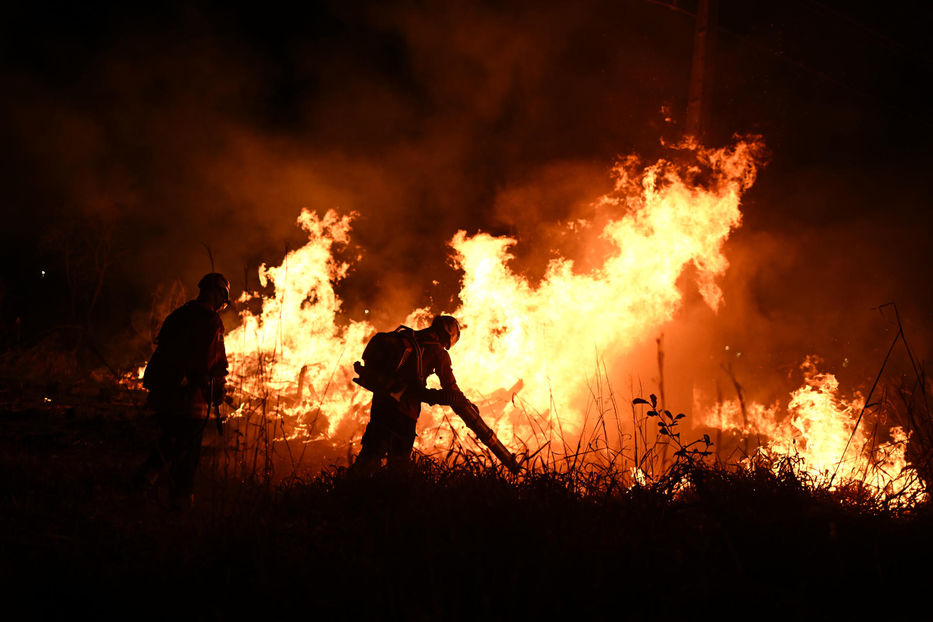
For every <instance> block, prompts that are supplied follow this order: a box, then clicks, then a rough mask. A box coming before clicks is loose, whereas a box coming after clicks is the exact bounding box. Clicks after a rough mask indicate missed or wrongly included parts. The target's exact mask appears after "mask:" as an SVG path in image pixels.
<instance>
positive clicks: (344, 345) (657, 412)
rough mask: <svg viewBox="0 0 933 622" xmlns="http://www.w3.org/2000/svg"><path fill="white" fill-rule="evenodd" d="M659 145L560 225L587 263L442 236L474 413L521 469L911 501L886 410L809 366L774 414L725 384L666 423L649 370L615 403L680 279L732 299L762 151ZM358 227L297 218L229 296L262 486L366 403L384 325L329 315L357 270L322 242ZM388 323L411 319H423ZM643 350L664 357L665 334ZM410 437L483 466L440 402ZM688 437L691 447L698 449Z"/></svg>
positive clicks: (236, 374) (239, 420) (235, 422)
mask: <svg viewBox="0 0 933 622" xmlns="http://www.w3.org/2000/svg"><path fill="white" fill-rule="evenodd" d="M673 153H674V154H675V157H672V158H669V159H662V160H659V161H657V162H654V163H649V164H645V163H643V162H641V161H640V160H639V159H638V158H636V157H628V158H624V159H622V160H620V161H619V163H618V164H617V165H616V166H615V167H614V168H613V169H612V179H613V190H612V191H611V192H610V193H608V194H606V195H604V196H602V197H600V198H599V199H598V200H596V201H595V202H594V204H593V206H592V207H593V212H592V213H593V215H594V216H593V217H592V218H591V219H589V220H575V221H573V222H571V223H569V224H567V225H566V226H567V228H568V229H569V230H570V231H572V233H573V235H574V236H575V238H576V239H577V241H578V243H579V242H580V240H581V239H582V244H584V245H591V246H592V247H594V248H598V249H600V251H601V255H600V257H599V258H598V260H597V261H595V262H590V263H591V264H592V265H590V266H588V267H586V268H578V267H577V265H575V262H574V261H573V260H572V259H569V258H566V257H564V256H562V255H561V254H559V253H557V254H556V255H555V256H554V257H553V258H552V259H551V260H550V262H549V263H548V265H547V269H546V270H545V272H544V273H543V275H542V276H541V277H540V278H539V279H535V280H533V279H531V278H530V277H527V276H524V275H523V274H521V273H518V272H517V271H516V270H515V269H514V266H513V264H514V261H513V260H514V255H513V249H514V248H515V246H516V244H517V240H516V239H515V238H513V237H508V236H494V235H490V234H488V233H483V232H478V233H474V234H469V233H467V232H465V231H459V232H458V233H457V234H456V235H454V236H453V238H451V239H450V241H449V247H450V257H449V261H450V262H451V264H452V265H453V266H454V267H455V268H456V269H457V270H459V271H460V273H461V275H462V276H461V286H460V291H459V301H460V304H459V306H457V307H456V308H451V309H434V310H433V311H438V312H447V313H450V314H452V315H454V316H456V317H457V318H458V319H459V320H460V322H461V323H462V324H463V325H464V331H463V337H462V339H461V340H460V342H459V343H458V344H457V346H456V349H455V350H454V351H453V360H454V367H455V370H456V373H457V376H458V379H459V381H460V384H461V386H462V387H463V388H464V390H465V391H466V393H467V395H468V397H469V398H470V399H471V400H472V401H473V402H475V403H476V404H477V405H478V406H479V408H480V411H481V414H482V416H483V418H484V419H485V420H486V421H487V423H489V425H490V426H491V427H492V429H493V430H494V432H495V434H496V435H497V436H498V438H499V439H500V440H501V441H502V442H503V443H504V444H505V445H506V446H508V447H509V448H510V449H511V450H512V451H513V452H515V453H517V454H518V455H519V456H520V457H521V459H522V460H523V461H524V465H523V466H524V467H525V469H526V473H532V472H535V471H536V470H546V471H554V472H570V471H574V470H581V469H582V470H584V471H586V472H587V473H590V474H592V473H596V472H598V473H601V474H602V475H603V476H605V477H606V478H608V479H611V480H617V481H618V483H621V484H622V485H624V486H630V485H636V484H642V485H650V484H652V483H654V482H658V481H660V480H661V479H662V478H664V477H665V476H667V475H669V473H670V470H671V468H672V467H674V466H676V464H678V463H680V462H682V461H684V460H689V461H690V462H691V463H693V464H708V465H712V464H720V465H723V464H729V465H732V466H733V467H736V468H740V469H750V468H761V467H762V466H767V467H768V468H772V469H774V470H776V471H780V470H781V469H786V468H787V467H788V465H789V464H793V468H794V470H795V471H796V472H797V473H798V474H799V475H801V476H802V477H804V478H806V479H807V480H808V481H812V482H814V483H816V484H819V485H821V486H825V487H829V488H839V487H846V486H852V485H857V486H859V487H860V488H861V490H862V491H863V493H864V494H865V495H867V496H868V497H869V498H872V499H874V500H875V501H877V502H878V503H881V504H883V505H885V506H888V505H891V506H896V507H905V506H911V505H914V504H916V503H918V502H919V501H922V500H923V499H925V493H924V492H923V486H922V484H921V480H920V478H919V476H918V475H917V472H916V470H914V469H913V468H911V467H910V466H909V465H908V463H907V460H906V457H905V456H906V453H907V446H908V439H909V436H910V433H909V432H908V431H905V428H904V427H903V426H902V425H898V424H895V423H894V422H893V420H892V417H891V415H892V413H891V409H890V408H887V409H886V408H885V406H886V405H885V404H879V403H873V404H866V400H865V399H864V398H863V397H862V396H861V395H860V394H859V393H857V392H855V393H853V395H852V397H845V396H844V394H842V393H841V392H840V388H839V383H838V381H837V380H836V377H835V376H834V375H833V374H830V373H825V372H823V371H821V370H820V368H819V364H820V362H819V359H818V358H817V356H815V355H812V356H811V355H808V356H807V357H806V360H805V362H804V364H803V365H802V366H801V369H802V371H803V382H804V384H803V385H802V386H801V387H800V388H799V389H797V390H795V391H793V392H792V393H791V394H790V395H789V396H788V398H787V399H786V400H785V401H779V402H776V403H773V404H770V405H766V404H760V403H756V402H753V401H752V402H748V401H746V400H745V399H744V398H743V395H742V390H741V387H740V386H739V385H738V383H737V382H736V388H737V390H738V398H737V399H735V400H726V399H718V400H715V401H710V400H706V401H704V400H703V399H702V396H700V395H699V394H698V395H697V397H696V399H695V403H694V404H693V405H692V412H691V413H690V415H689V416H685V415H683V414H680V413H678V414H677V415H676V416H675V415H673V414H672V411H671V410H669V408H670V407H669V406H668V404H666V403H664V386H663V367H662V369H661V370H660V373H661V374H662V376H661V377H660V383H661V386H660V391H659V393H660V395H661V400H660V403H658V400H657V398H655V397H654V396H652V401H653V403H652V405H651V410H650V412H647V413H646V412H643V409H641V408H635V407H634V405H633V406H632V407H631V408H630V406H629V402H630V401H631V399H632V398H637V397H640V396H641V395H645V396H646V397H647V393H649V392H651V390H650V389H649V390H645V389H644V387H643V386H642V387H641V388H640V389H639V390H637V391H636V390H635V389H634V388H633V387H631V386H630V387H628V388H629V390H630V395H628V396H627V397H622V396H621V391H620V386H619V384H620V383H619V382H618V380H617V379H618V378H619V377H620V376H623V377H624V375H623V374H625V373H626V372H627V371H628V370H627V369H626V366H634V365H635V364H636V363H635V362H634V359H633V358H632V357H633V352H634V351H635V350H636V349H637V348H639V347H642V348H643V347H644V344H645V342H646V341H650V340H651V339H652V338H653V337H654V336H655V335H657V334H659V333H661V332H662V331H663V329H664V327H665V325H666V324H667V323H669V322H670V321H671V320H672V319H674V318H675V316H676V315H677V313H678V311H679V310H680V309H681V308H682V306H683V299H684V289H685V288H687V287H691V288H695V290H696V291H698V293H699V295H700V297H701V298H702V301H703V302H704V303H705V305H707V306H708V307H709V309H711V310H712V311H713V312H716V311H717V310H718V309H719V308H720V307H721V306H722V305H723V304H728V303H727V298H728V292H726V293H724V292H723V291H722V290H721V289H720V286H719V284H718V281H719V278H720V277H721V276H722V275H723V274H724V273H725V271H726V270H727V268H728V266H729V262H728V259H727V257H726V256H725V254H724V251H723V245H724V243H725V242H726V240H727V239H728V238H729V236H730V234H731V233H732V232H733V231H734V230H735V229H736V228H738V227H739V226H740V225H741V222H742V214H741V211H740V202H741V198H742V195H743V193H744V192H745V191H746V190H748V189H749V188H750V187H751V185H752V184H753V183H754V180H755V177H756V174H757V171H758V168H759V167H760V166H761V165H762V163H763V158H764V153H765V150H764V147H763V144H762V142H761V141H760V139H758V138H755V137H748V138H742V139H737V140H736V142H735V143H734V144H733V145H731V146H729V147H726V148H722V149H707V148H703V147H701V146H699V145H697V144H695V143H690V142H686V143H684V144H681V145H678V146H677V147H676V148H675V149H674V150H673ZM355 216H356V215H355V214H345V215H338V213H337V212H335V211H333V210H330V211H327V212H326V213H324V214H323V215H321V214H317V213H315V212H311V211H308V210H304V211H302V213H301V215H300V216H299V218H298V225H299V226H300V227H301V228H302V229H303V230H304V232H305V233H306V234H307V236H308V242H307V244H305V245H304V246H302V247H301V248H298V249H295V250H292V251H290V252H288V253H287V255H286V257H285V258H284V261H283V262H282V263H281V265H279V266H266V265H263V266H261V267H260V270H259V281H260V285H261V286H262V288H263V289H262V291H261V292H245V293H244V294H243V295H242V296H241V298H240V299H239V301H238V308H239V309H240V312H239V322H238V325H237V326H236V327H235V328H234V329H233V330H232V331H230V332H229V334H228V335H227V336H226V344H227V349H228V353H229V358H230V362H231V375H230V376H229V377H228V385H230V386H231V387H232V389H233V397H234V407H233V408H232V410H231V413H230V414H231V418H230V423H231V428H232V430H233V431H232V432H231V433H230V438H229V439H227V440H226V441H225V442H226V443H228V444H229V443H230V442H233V443H234V445H233V446H234V447H236V448H237V455H238V456H239V458H235V459H233V460H232V464H233V465H234V466H235V467H236V465H237V464H239V468H240V469H245V470H246V471H249V470H250V468H254V467H255V465H256V464H257V461H256V455H257V454H256V451H257V446H262V447H263V450H262V452H263V455H264V458H263V460H262V461H261V464H262V465H263V470H264V472H265V473H266V476H274V477H276V478H280V477H283V476H288V475H295V474H298V473H303V472H315V471H318V470H320V468H322V467H325V466H327V465H341V464H342V465H347V464H349V463H351V462H352V460H353V455H354V453H355V451H356V448H357V447H358V445H359V439H360V436H361V434H362V431H363V428H364V426H365V423H366V421H367V415H368V407H369V398H370V394H369V393H367V392H365V391H361V390H360V389H359V387H358V386H357V385H355V384H354V383H353V382H352V378H353V369H352V364H353V362H354V361H355V360H356V359H357V358H358V357H359V355H360V353H361V352H362V351H363V349H364V347H365V345H366V343H367V340H368V339H369V338H370V337H371V336H372V335H373V334H374V333H375V332H376V331H377V329H381V330H385V329H387V328H391V327H377V326H374V325H373V324H371V323H370V322H369V321H368V320H366V319H363V320H355V319H352V318H347V317H345V315H344V313H343V310H342V307H341V305H342V301H341V299H340V297H339V296H338V294H337V287H338V286H339V283H340V282H341V280H342V279H344V278H345V277H346V276H347V275H348V274H349V273H350V271H351V270H352V268H353V267H352V265H351V263H349V262H348V261H346V260H341V259H338V255H337V253H336V251H337V250H339V249H341V248H344V247H346V246H347V245H348V244H349V243H350V240H351V230H352V221H353V219H354V217H355ZM685 278H689V280H685ZM690 281H692V284H691V283H690ZM396 313H397V314H398V315H399V316H400V317H405V319H404V324H407V325H410V326H413V327H416V328H418V327H421V326H423V325H425V324H426V323H427V321H428V320H429V319H430V317H431V314H432V309H429V308H421V309H415V310H410V311H409V310H396ZM658 355H659V360H658V362H659V366H663V359H662V357H663V354H662V353H661V351H660V339H659V340H658ZM921 391H922V390H921ZM635 401H636V402H638V401H641V402H644V403H647V402H645V401H644V400H638V399H636V400H635ZM418 434H419V436H418V439H417V441H416V445H415V449H416V451H417V452H418V453H419V454H420V455H422V456H426V457H432V458H434V459H437V460H441V461H447V462H450V463H452V464H454V463H467V464H473V463H479V464H492V463H494V462H495V460H494V459H493V458H492V456H491V455H490V454H489V453H488V452H487V451H485V449H484V448H483V446H482V444H480V443H478V442H477V441H476V439H475V438H474V437H473V436H472V435H471V434H470V433H469V430H468V429H467V428H466V426H465V425H464V424H463V422H462V421H460V420H459V419H458V418H455V417H451V416H449V415H448V414H447V412H446V411H445V409H443V408H441V407H433V408H428V409H426V410H425V411H424V412H423V413H422V415H421V418H420V420H419V427H418ZM690 435H693V436H694V438H702V439H703V442H702V445H701V448H702V451H700V450H698V449H697V448H696V446H695V442H696V441H692V440H690V442H688V439H687V437H688V436H690ZM231 439H232V440H231ZM686 447H692V449H690V450H689V451H688V450H687V449H685V448H686ZM241 450H242V453H240V451H241ZM248 455H252V460H251V461H250V460H245V458H244V456H248ZM244 460H245V462H244ZM250 465H252V466H250ZM273 472H277V473H276V474H275V475H273Z"/></svg>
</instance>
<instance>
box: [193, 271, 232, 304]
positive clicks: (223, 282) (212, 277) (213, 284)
mask: <svg viewBox="0 0 933 622" xmlns="http://www.w3.org/2000/svg"><path fill="white" fill-rule="evenodd" d="M198 287H199V288H200V289H201V293H204V292H207V291H211V290H214V291H218V292H220V293H221V294H222V295H223V297H224V305H228V304H230V281H228V280H227V277H225V276H224V275H222V274H221V273H219V272H211V273H210V274H205V275H204V277H203V278H202V279H201V280H200V281H198Z"/></svg>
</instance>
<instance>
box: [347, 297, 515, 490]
mask: <svg viewBox="0 0 933 622" xmlns="http://www.w3.org/2000/svg"><path fill="white" fill-rule="evenodd" d="M459 339H460V324H459V323H458V322H457V320H456V318H454V317H452V316H449V315H438V316H435V318H434V320H433V321H432V322H431V325H430V326H429V327H428V328H425V329H423V330H418V331H415V330H412V329H411V328H408V327H407V326H399V327H398V328H397V329H395V330H394V331H392V332H389V333H377V334H376V335H374V336H373V338H372V339H370V341H369V343H368V344H367V345H366V349H365V350H364V351H363V363H362V364H361V363H360V362H359V361H358V362H356V363H354V369H355V370H356V372H357V373H358V374H359V377H358V378H354V382H356V383H357V384H359V385H360V386H361V387H363V388H365V389H368V390H370V391H372V392H373V401H372V408H371V410H370V419H369V424H368V425H367V426H366V431H365V432H364V433H363V439H362V448H361V450H360V454H359V456H357V458H356V461H355V462H354V463H353V465H352V466H351V467H350V471H351V473H354V474H358V475H371V474H372V473H373V472H375V471H376V470H377V469H378V468H379V467H380V466H381V463H382V459H383V458H387V460H388V463H389V465H390V466H393V467H396V468H398V467H401V468H405V467H407V465H408V464H409V461H410V457H411V450H412V446H413V444H414V441H415V425H416V423H417V421H418V415H419V414H420V413H421V403H422V402H426V403H428V404H431V405H434V404H442V405H447V406H450V407H451V408H452V409H453V411H454V412H455V413H456V414H457V415H459V416H460V418H461V419H463V420H464V422H465V423H466V424H467V426H468V427H470V429H472V430H473V431H474V432H475V433H476V435H477V436H478V437H479V438H480V440H481V441H482V442H483V443H485V444H486V445H487V446H488V447H490V449H492V451H493V453H495V454H496V455H497V456H498V457H499V459H500V460H502V461H503V463H505V464H506V465H507V466H508V467H509V468H510V469H512V470H513V471H516V470H517V469H518V465H517V463H516V462H515V458H514V456H512V454H511V453H510V452H509V451H508V450H507V449H506V448H505V447H504V446H503V445H502V444H501V443H500V442H499V441H498V439H497V438H496V436H495V434H494V433H493V432H492V430H491V429H490V428H489V427H488V426H487V425H486V424H485V423H484V422H483V420H482V418H481V417H480V416H479V408H477V407H476V405H475V404H473V403H472V402H471V401H470V400H468V399H467V398H466V396H465V395H464V394H463V391H461V390H460V387H459V386H457V379H456V378H455V377H454V372H453V369H452V368H451V363H450V355H449V354H448V353H447V350H449V349H450V348H451V347H453V346H454V344H456V343H457V341H458V340H459ZM431 374H436V375H437V377H438V378H439V379H440V383H441V388H440V389H428V388H427V387H426V383H427V379H428V377H429V376H430V375H431Z"/></svg>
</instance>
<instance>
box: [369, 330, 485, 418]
mask: <svg viewBox="0 0 933 622" xmlns="http://www.w3.org/2000/svg"><path fill="white" fill-rule="evenodd" d="M405 338H406V339H407V340H408V341H409V343H410V344H411V346H412V352H411V353H410V355H408V356H406V357H405V359H404V361H403V363H402V365H401V367H400V368H399V369H398V372H397V374H398V378H399V380H400V381H401V383H402V384H403V385H404V387H405V390H404V392H403V393H402V394H401V396H399V398H398V401H396V399H395V398H394V397H392V395H391V394H390V393H389V392H384V391H376V392H374V394H373V406H374V407H387V408H394V409H396V410H398V411H399V412H401V413H402V414H404V415H405V416H406V417H409V418H410V419H415V420H417V419H418V415H419V414H421V402H428V403H429V404H445V405H450V406H459V404H460V403H463V402H466V401H467V399H466V397H465V396H464V395H463V392H462V391H461V390H460V387H459V386H457V379H456V378H455V377H454V372H453V369H452V368H451V364H450V354H448V353H447V350H445V349H444V346H443V345H441V342H440V341H439V339H438V336H437V334H436V333H435V332H434V331H432V330H430V329H425V330H419V331H411V332H408V334H407V335H406V337H405ZM431 374H437V377H438V379H440V382H441V388H440V389H428V388H426V387H427V380H428V377H429V376H430V375H431ZM454 410H457V408H455V409H454Z"/></svg>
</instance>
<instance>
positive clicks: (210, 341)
mask: <svg viewBox="0 0 933 622" xmlns="http://www.w3.org/2000/svg"><path fill="white" fill-rule="evenodd" d="M226 375H227V353H226V349H225V348H224V330H223V322H222V321H221V319H220V316H219V315H218V314H217V312H216V311H214V310H213V309H211V308H210V307H208V306H207V305H205V304H203V303H201V302H199V301H197V300H191V301H189V302H187V303H185V304H184V305H182V306H181V307H179V308H178V309H176V310H175V311H173V312H172V313H171V314H169V316H168V317H167V318H166V319H165V322H164V323H163V324H162V328H161V330H160V331H159V336H158V337H157V338H156V350H155V352H153V354H152V358H151V359H150V360H149V364H148V365H147V366H146V372H145V375H144V377H143V386H144V387H146V388H147V389H149V391H150V397H151V398H152V400H153V402H154V403H155V405H156V407H157V408H159V407H160V406H162V407H167V408H173V409H179V408H182V409H188V410H190V411H191V412H192V414H194V413H201V414H203V416H207V408H206V406H207V404H208V402H212V403H213V404H219V403H220V402H221V401H222V400H223V396H224V379H225V377H226ZM212 390H213V395H212V394H211V391H212Z"/></svg>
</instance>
